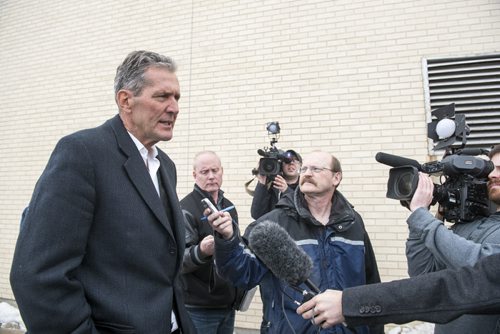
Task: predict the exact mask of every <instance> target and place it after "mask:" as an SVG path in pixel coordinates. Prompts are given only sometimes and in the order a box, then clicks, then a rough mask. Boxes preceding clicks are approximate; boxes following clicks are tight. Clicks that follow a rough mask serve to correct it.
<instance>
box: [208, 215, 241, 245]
mask: <svg viewBox="0 0 500 334" xmlns="http://www.w3.org/2000/svg"><path fill="white" fill-rule="evenodd" d="M209 212H210V209H207V210H205V213H204V214H205V216H206V215H207V214H208V213H209ZM207 219H208V223H209V224H210V226H212V228H213V229H214V231H216V232H218V233H219V234H221V235H222V237H223V238H224V239H226V240H229V239H231V238H232V237H233V234H234V231H233V218H232V217H231V215H230V214H229V212H222V211H218V212H214V213H210V215H209V216H207Z"/></svg>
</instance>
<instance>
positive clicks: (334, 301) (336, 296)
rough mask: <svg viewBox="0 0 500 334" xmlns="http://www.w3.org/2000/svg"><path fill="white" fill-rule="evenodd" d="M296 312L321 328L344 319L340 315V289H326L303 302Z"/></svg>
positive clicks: (339, 322)
mask: <svg viewBox="0 0 500 334" xmlns="http://www.w3.org/2000/svg"><path fill="white" fill-rule="evenodd" d="M297 313H298V314H301V315H302V317H303V318H304V319H311V321H312V322H313V323H314V324H316V325H318V326H320V327H321V328H329V327H332V326H335V325H338V324H341V323H343V322H344V321H345V318H344V316H343V315H342V291H337V290H326V291H325V292H323V293H320V294H318V295H316V296H314V297H313V298H312V299H311V300H309V301H307V302H305V303H304V304H302V305H301V306H299V308H297Z"/></svg>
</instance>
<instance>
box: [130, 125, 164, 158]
mask: <svg viewBox="0 0 500 334" xmlns="http://www.w3.org/2000/svg"><path fill="white" fill-rule="evenodd" d="M127 132H128V131H127ZM128 134H129V136H130V138H132V141H133V142H134V144H135V146H136V147H137V150H138V151H139V153H140V154H141V156H142V158H143V159H144V160H147V159H148V153H149V151H148V149H147V148H146V147H145V146H144V145H143V144H142V143H141V142H140V141H139V139H137V138H136V137H135V136H134V135H133V134H132V133H130V132H128ZM149 154H150V157H151V158H155V157H156V156H157V155H158V149H157V148H156V145H153V147H152V148H151V153H149Z"/></svg>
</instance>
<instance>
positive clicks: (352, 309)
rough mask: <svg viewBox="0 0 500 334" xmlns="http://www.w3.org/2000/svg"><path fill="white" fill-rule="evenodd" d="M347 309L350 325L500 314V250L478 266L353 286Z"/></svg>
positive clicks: (346, 297) (345, 296) (442, 320)
mask: <svg viewBox="0 0 500 334" xmlns="http://www.w3.org/2000/svg"><path fill="white" fill-rule="evenodd" d="M342 311H343V314H344V317H345V318H346V322H347V323H348V324H349V325H352V326H357V325H360V324H378V323H389V322H393V323H398V324H401V323H406V322H410V321H413V320H422V321H429V322H435V323H445V322H448V321H450V320H453V319H454V318H457V317H458V316H460V315H462V314H465V313H481V314H500V254H496V255H491V256H488V257H485V258H483V259H482V260H481V261H479V262H478V263H477V264H476V265H475V266H474V267H473V268H472V267H463V268H460V269H458V270H451V269H448V270H441V271H438V272H434V273H430V274H425V275H421V276H416V277H413V278H411V279H405V280H399V281H393V282H387V283H381V284H371V285H365V286H359V287H353V288H348V289H346V290H344V293H343V295H342Z"/></svg>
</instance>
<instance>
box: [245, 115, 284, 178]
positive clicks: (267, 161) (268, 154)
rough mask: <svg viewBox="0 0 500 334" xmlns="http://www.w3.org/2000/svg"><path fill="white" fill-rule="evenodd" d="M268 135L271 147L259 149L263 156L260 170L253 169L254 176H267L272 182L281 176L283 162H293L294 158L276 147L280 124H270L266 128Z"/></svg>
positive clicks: (258, 151)
mask: <svg viewBox="0 0 500 334" xmlns="http://www.w3.org/2000/svg"><path fill="white" fill-rule="evenodd" d="M266 129H267V134H268V135H269V137H270V138H271V143H270V144H271V146H270V147H269V148H264V149H258V150H257V153H258V154H259V155H260V156H262V158H260V160H259V167H258V169H253V170H252V174H254V175H257V174H260V175H264V176H267V178H268V180H269V181H271V180H273V179H274V177H275V176H276V175H279V174H281V172H282V170H281V164H282V162H287V163H289V162H291V161H292V158H293V156H292V155H291V153H289V152H284V151H283V150H280V149H278V148H277V147H276V143H278V138H279V134H280V125H279V122H270V123H267V126H266Z"/></svg>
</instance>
